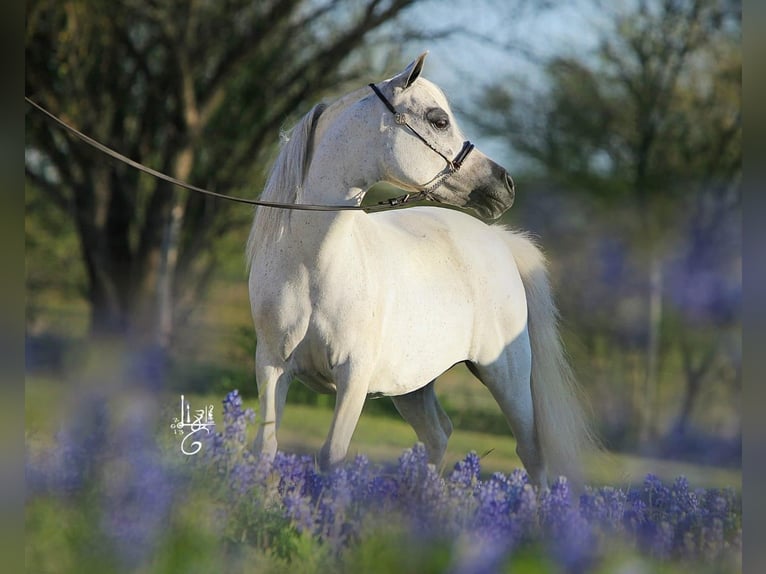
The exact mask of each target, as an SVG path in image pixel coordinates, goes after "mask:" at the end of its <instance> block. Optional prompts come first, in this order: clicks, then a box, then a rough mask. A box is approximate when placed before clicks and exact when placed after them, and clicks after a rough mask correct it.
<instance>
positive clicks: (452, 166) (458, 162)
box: [369, 84, 475, 205]
mask: <svg viewBox="0 0 766 574" xmlns="http://www.w3.org/2000/svg"><path fill="white" fill-rule="evenodd" d="M369 86H370V88H372V91H373V92H375V95H376V96H378V98H379V99H380V101H381V102H383V103H384V104H385V106H386V108H388V111H389V112H391V113H392V114H393V115H394V121H395V122H396V123H397V125H400V126H405V127H407V128H409V130H410V131H411V132H412V133H413V134H414V135H415V137H417V138H418V139H419V140H420V141H421V142H423V143H424V144H425V145H426V147H428V149H430V150H432V151H434V152H436V153H437V154H439V156H441V158H442V159H443V160H444V161H445V162H447V171H446V172H444V173H441V174H436V175H435V176H434V177H433V179H431V181H429V182H428V183H427V184H425V185H424V186H422V187H421V190H420V193H418V194H415V195H413V194H406V195H404V196H401V197H397V198H394V199H393V200H389V203H391V202H392V201H393V202H396V203H406V202H407V201H412V200H414V199H421V198H425V199H434V200H435V199H436V198H434V197H432V196H431V192H433V190H435V189H436V188H437V187H439V186H440V185H442V184H443V183H444V182H445V181H446V180H447V178H449V177H450V176H451V175H453V174H454V173H455V172H457V171H458V170H459V169H460V168H461V166H462V165H463V162H464V161H465V158H467V157H468V155H469V154H470V153H471V152H472V151H473V148H474V147H475V146H474V145H473V144H472V143H471V142H470V141H469V140H466V141H464V142H463V147H462V148H460V151H459V152H457V155H455V158H454V159H450V158H448V157H447V156H446V155H444V154H443V153H442V152H441V151H439V150H438V149H437V148H436V147H434V146H433V145H432V144H431V143H430V142H429V141H428V140H427V139H426V138H424V137H423V136H422V135H421V134H420V132H418V130H416V129H415V128H414V127H412V126H411V125H410V123H409V122H408V121H407V116H406V115H405V114H403V113H401V112H397V111H396V108H395V107H394V105H393V104H392V103H391V102H390V101H389V100H388V98H387V97H386V96H385V95H384V94H383V92H381V91H380V88H378V86H376V85H375V84H369ZM396 203H391V204H392V205H396Z"/></svg>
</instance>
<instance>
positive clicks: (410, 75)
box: [391, 51, 428, 90]
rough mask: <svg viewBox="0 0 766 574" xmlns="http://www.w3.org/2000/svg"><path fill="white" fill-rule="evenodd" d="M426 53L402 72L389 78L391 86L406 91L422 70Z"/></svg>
mask: <svg viewBox="0 0 766 574" xmlns="http://www.w3.org/2000/svg"><path fill="white" fill-rule="evenodd" d="M426 56H428V51H425V52H423V53H422V54H420V56H418V57H417V59H416V60H414V61H413V62H411V63H410V65H409V66H407V67H406V68H405V69H404V70H403V71H402V72H400V73H398V74H397V75H396V76H394V77H393V78H391V84H392V85H393V86H394V87H397V88H401V89H402V90H406V89H407V88H409V87H410V86H411V85H412V83H413V82H414V81H415V80H417V79H418V76H420V72H421V71H422V70H423V63H424V62H425V61H426Z"/></svg>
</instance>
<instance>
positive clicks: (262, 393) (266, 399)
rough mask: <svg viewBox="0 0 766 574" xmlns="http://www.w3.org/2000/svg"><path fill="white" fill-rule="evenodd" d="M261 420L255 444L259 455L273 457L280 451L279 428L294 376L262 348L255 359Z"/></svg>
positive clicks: (254, 447)
mask: <svg viewBox="0 0 766 574" xmlns="http://www.w3.org/2000/svg"><path fill="white" fill-rule="evenodd" d="M255 371H256V381H257V383H258V403H259V407H260V417H259V420H258V432H257V434H256V436H255V442H254V443H253V450H254V451H255V453H256V454H259V455H262V456H266V457H269V458H273V457H274V455H275V454H276V452H277V429H279V423H280V422H281V420H282V412H283V411H284V408H285V401H286V400H287V391H288V389H289V388H290V382H291V381H292V374H291V373H288V372H285V370H284V368H283V367H281V366H277V365H276V364H275V363H274V362H272V361H270V360H269V359H268V358H267V356H266V353H265V352H264V351H262V347H259V348H258V350H257V351H256V357H255Z"/></svg>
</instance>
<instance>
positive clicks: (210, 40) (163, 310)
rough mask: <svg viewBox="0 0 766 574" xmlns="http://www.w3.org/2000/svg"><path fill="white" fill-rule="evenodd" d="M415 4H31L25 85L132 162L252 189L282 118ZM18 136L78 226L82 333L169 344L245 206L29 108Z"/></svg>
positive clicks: (40, 0)
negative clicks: (80, 136)
mask: <svg viewBox="0 0 766 574" xmlns="http://www.w3.org/2000/svg"><path fill="white" fill-rule="evenodd" d="M414 1H415V0H392V1H391V2H386V3H380V2H377V1H367V2H363V3H362V4H359V3H358V2H356V1H354V0H350V1H349V0H343V1H341V2H331V3H321V4H319V5H318V4H316V3H313V2H309V1H295V2H285V1H281V0H270V1H263V2H255V3H254V2H251V1H247V0H235V1H233V2H226V3H219V2H201V3H199V2H191V3H189V2H180V3H179V2H160V3H157V4H151V3H146V2H140V1H138V2H137V1H128V2H118V3H108V2H103V1H101V0H67V1H65V2H50V1H47V0H36V1H32V2H28V3H27V4H26V11H27V19H26V21H27V27H26V35H25V55H26V72H27V73H26V93H27V94H28V95H29V96H30V97H32V98H33V99H35V100H36V101H37V102H38V103H39V104H41V105H43V106H44V107H46V108H47V109H49V110H51V111H52V112H53V113H55V114H57V115H59V116H61V117H62V118H64V119H65V120H66V121H67V122H68V123H70V124H73V125H74V126H76V127H77V128H79V129H81V130H83V131H84V132H86V133H87V134H88V135H90V136H92V137H95V138H96V139H97V140H99V141H102V142H104V143H105V144H107V145H109V146H111V147H113V148H116V149H118V150H119V151H120V152H122V153H124V154H125V155H127V156H129V157H130V158H131V159H133V160H135V161H137V162H139V163H143V164H145V165H148V166H151V167H153V168H155V169H157V170H159V171H162V172H165V173H167V174H169V175H171V176H174V177H176V178H177V179H181V180H185V181H189V182H190V183H194V184H196V185H199V186H203V187H207V188H212V189H215V190H217V191H219V192H224V193H232V194H237V193H240V194H242V195H250V196H253V195H257V190H259V189H260V188H261V186H262V182H263V179H264V175H265V172H266V166H267V165H268V160H269V157H270V155H271V153H272V152H273V150H274V148H275V146H276V143H277V141H278V135H279V130H280V128H281V127H282V126H283V125H285V124H289V123H290V121H291V118H292V120H295V119H296V118H297V117H298V116H299V115H300V114H301V113H302V112H304V111H305V109H306V108H307V107H308V105H309V104H311V103H313V102H315V101H316V100H318V99H320V98H322V97H323V96H324V95H325V94H328V93H330V92H332V93H334V94H335V93H338V92H339V91H341V90H343V89H344V88H345V87H346V86H347V85H348V82H354V83H356V82H360V78H361V77H364V78H369V76H370V74H371V69H370V68H371V66H370V59H369V58H368V55H369V52H368V51H369V50H373V49H374V47H375V46H377V45H387V46H390V45H395V44H396V39H395V38H394V37H391V36H389V37H388V38H387V39H382V38H381V37H376V36H377V34H378V30H379V29H381V28H384V27H385V26H386V25H387V23H389V22H391V21H393V20H395V19H396V18H397V17H398V16H399V14H400V13H401V12H402V11H404V10H405V9H406V8H407V7H409V6H410V5H411V4H413V3H414ZM398 31H401V34H407V30H406V26H400V27H397V28H396V29H395V32H398ZM394 35H395V34H394ZM389 42H390V43H389ZM384 65H385V64H384ZM376 71H377V73H382V69H380V68H379V67H378V68H376ZM26 134H27V155H26V160H27V161H26V175H27V178H28V180H29V181H30V182H32V183H34V185H35V186H36V187H37V189H38V191H39V193H41V194H43V195H44V197H45V198H46V199H47V203H48V205H50V206H51V207H53V208H55V209H57V210H59V211H61V212H63V213H65V214H66V216H67V217H70V218H71V219H72V220H73V221H74V223H75V232H76V234H77V238H78V243H79V252H80V254H81V258H82V261H83V264H84V271H85V276H84V279H83V283H84V284H85V285H86V290H85V291H84V296H85V297H86V299H87V303H88V304H89V306H90V308H91V311H92V321H91V324H90V328H91V330H92V331H93V332H96V333H104V332H107V333H111V332H118V333H125V332H134V333H135V332H138V333H139V334H140V335H143V334H147V335H148V336H149V337H152V336H154V337H155V338H156V339H157V340H159V342H160V344H161V345H164V346H167V344H168V340H169V339H170V337H171V335H172V329H173V326H174V325H175V324H176V322H177V321H180V322H182V321H183V319H184V318H185V316H186V315H188V313H189V312H190V310H191V309H193V307H194V305H195V303H196V302H197V301H198V300H199V298H200V295H201V294H202V293H204V291H205V290H206V288H207V287H208V285H209V282H210V279H211V277H212V276H213V274H214V272H215V270H216V269H217V268H218V266H219V264H220V260H219V258H220V254H221V251H220V250H218V249H216V247H217V246H218V244H219V243H220V242H221V240H222V239H223V242H224V243H223V248H224V249H226V247H230V246H231V241H229V240H228V239H230V238H231V237H234V238H240V239H239V240H241V237H242V228H243V227H246V226H247V224H248V222H249V221H250V219H251V215H252V214H251V211H250V210H247V209H245V208H242V206H237V207H236V208H234V207H233V206H232V205H230V204H228V203H227V202H223V201H220V200H211V199H210V198H203V197H201V196H198V195H196V194H190V193H187V192H186V191H180V190H175V189H173V188H172V187H171V186H170V185H169V184H167V183H165V182H160V181H159V180H155V179H152V178H149V177H146V176H143V175H140V174H139V172H137V171H136V170H134V169H132V168H129V167H127V166H125V165H122V164H120V163H117V162H111V161H108V160H107V159H106V158H105V157H104V156H102V155H99V154H97V153H95V152H93V151H92V150H90V149H88V148H86V147H85V146H84V145H82V144H81V143H79V142H76V141H73V140H72V139H69V138H67V137H66V136H65V135H64V134H63V133H62V132H60V131H59V130H58V128H56V127H54V126H53V124H52V123H50V122H48V121H46V120H45V119H44V117H43V116H42V115H41V114H39V113H36V112H30V113H29V114H27V116H26ZM40 216H44V214H42V213H41V215H40ZM28 217H29V218H37V217H38V209H37V206H36V205H33V206H32V208H31V209H29V212H28ZM39 227H40V226H39V225H33V226H30V228H29V230H28V236H29V235H30V234H32V235H37V230H38V228H39ZM235 240H236V239H235ZM227 273H232V270H231V268H229V269H227Z"/></svg>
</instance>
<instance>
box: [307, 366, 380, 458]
mask: <svg viewBox="0 0 766 574" xmlns="http://www.w3.org/2000/svg"><path fill="white" fill-rule="evenodd" d="M336 388H337V394H336V398H335V412H334V413H333V417H332V423H331V425H330V432H329V434H328V435H327V440H326V441H325V443H324V445H322V448H321V450H320V451H319V468H320V469H321V470H323V471H325V470H329V469H330V468H332V467H333V466H334V465H336V464H338V463H340V462H342V461H343V459H344V458H346V453H347V452H348V446H349V444H350V443H351V436H352V435H353V434H354V429H355V428H356V424H357V423H358V422H359V415H361V414H362V407H363V406H364V400H365V398H367V390H368V388H369V376H367V375H366V373H365V374H362V373H361V372H359V369H354V368H352V367H348V366H344V367H342V368H340V369H339V373H337V374H336Z"/></svg>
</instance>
